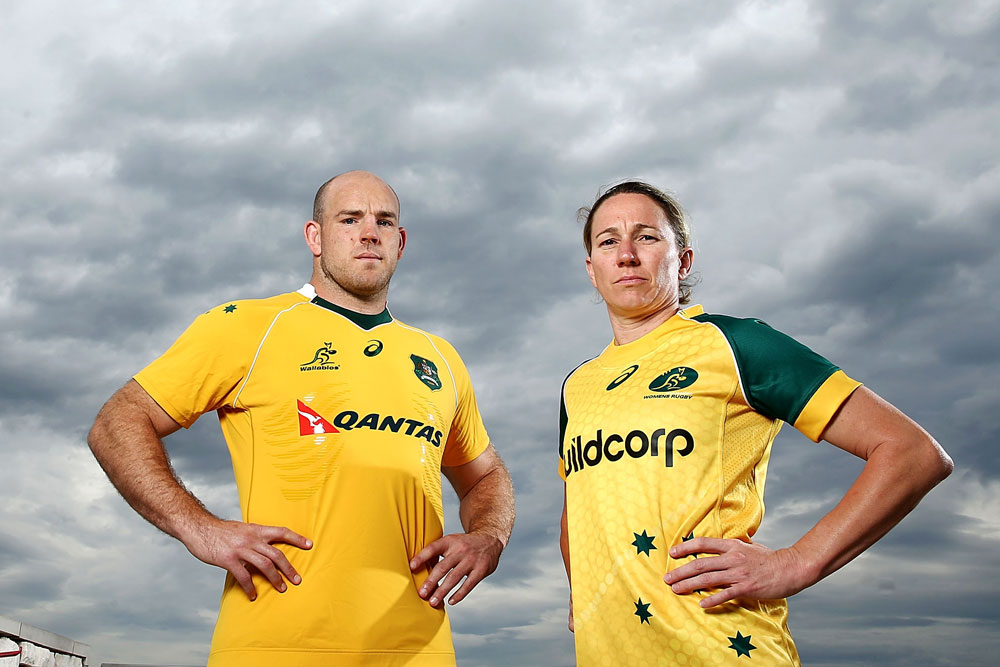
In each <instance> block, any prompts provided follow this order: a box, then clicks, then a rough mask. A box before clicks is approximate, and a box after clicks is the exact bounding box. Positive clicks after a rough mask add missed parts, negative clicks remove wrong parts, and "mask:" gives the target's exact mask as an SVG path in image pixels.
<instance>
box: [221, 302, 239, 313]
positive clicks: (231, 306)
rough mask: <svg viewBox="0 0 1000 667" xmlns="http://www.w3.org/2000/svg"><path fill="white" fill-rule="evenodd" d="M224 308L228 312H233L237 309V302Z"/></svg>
mask: <svg viewBox="0 0 1000 667" xmlns="http://www.w3.org/2000/svg"><path fill="white" fill-rule="evenodd" d="M222 310H224V311H225V312H227V313H231V312H233V311H234V310H236V304H235V303H231V304H229V305H228V306H226V307H225V308H223V309H222Z"/></svg>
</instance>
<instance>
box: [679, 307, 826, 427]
mask: <svg viewBox="0 0 1000 667" xmlns="http://www.w3.org/2000/svg"><path fill="white" fill-rule="evenodd" d="M693 319H694V320H696V321H698V322H706V323H709V324H714V325H715V326H716V327H718V328H719V330H720V331H722V333H723V335H725V337H726V339H727V340H728V341H729V346H730V347H731V348H732V349H733V355H734V356H735V357H736V365H737V366H738V368H739V372H740V377H741V380H742V384H743V390H744V391H745V392H746V398H747V402H748V403H749V404H750V407H752V408H753V409H754V410H756V411H757V412H760V413H761V414H764V415H767V416H768V417H772V418H777V419H781V420H783V421H785V422H788V423H789V424H792V423H794V422H795V420H796V419H797V418H798V416H799V413H800V412H802V408H804V407H805V406H806V403H808V402H809V399H810V398H812V395H813V394H814V393H816V390H817V389H819V387H820V385H822V384H823V382H825V381H826V379H827V378H828V377H830V376H831V375H833V374H834V373H836V372H837V371H838V370H840V369H839V368H838V367H837V366H834V365H833V364H832V363H830V362H829V361H827V360H826V359H825V358H823V357H821V356H820V355H818V354H816V353H815V352H813V351H812V350H810V349H809V348H808V347H806V346H805V345H803V344H802V343H799V342H798V341H796V340H795V339H793V338H791V337H789V336H786V335H785V334H783V333H781V332H780V331H776V330H774V329H772V328H771V327H770V326H768V325H767V324H765V323H764V322H762V321H760V320H757V319H742V318H738V317H729V316H728V315H709V314H707V313H705V314H701V315H696V316H695V317H694V318H693Z"/></svg>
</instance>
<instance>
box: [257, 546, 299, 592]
mask: <svg viewBox="0 0 1000 667" xmlns="http://www.w3.org/2000/svg"><path fill="white" fill-rule="evenodd" d="M262 551H263V554H264V556H265V557H266V558H268V559H270V561H271V562H272V563H274V564H275V565H276V566H277V568H278V570H279V571H280V572H281V574H283V575H284V576H285V579H287V580H288V581H290V582H292V583H293V584H296V585H298V584H300V583H302V577H300V576H299V573H298V572H296V571H295V567H293V566H292V564H291V563H290V562H289V560H288V558H287V557H286V556H285V553H284V552H283V551H282V550H281V549H278V548H277V547H273V546H271V545H270V544H267V545H264V547H263V549H262Z"/></svg>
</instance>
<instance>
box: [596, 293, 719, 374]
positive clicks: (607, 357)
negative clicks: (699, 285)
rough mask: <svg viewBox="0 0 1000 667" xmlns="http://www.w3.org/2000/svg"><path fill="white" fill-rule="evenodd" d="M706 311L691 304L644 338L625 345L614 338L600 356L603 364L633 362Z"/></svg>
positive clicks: (613, 364)
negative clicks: (617, 342)
mask: <svg viewBox="0 0 1000 667" xmlns="http://www.w3.org/2000/svg"><path fill="white" fill-rule="evenodd" d="M703 312H704V308H702V307H701V306H700V305H694V306H689V307H687V308H685V309H684V310H679V311H677V312H676V313H674V315H673V316H672V317H671V318H670V319H668V320H667V321H666V322H664V323H663V324H661V325H660V326H658V327H656V328H655V329H653V330H652V331H650V332H649V333H647V334H646V335H645V336H643V337H642V338H639V339H638V340H634V341H632V342H631V343H626V344H625V345H615V342H614V341H613V340H612V341H611V342H610V343H609V344H608V346H607V347H606V348H604V351H603V352H601V354H600V356H599V357H598V358H599V359H600V361H601V363H602V364H605V365H608V366H618V365H620V364H623V363H633V361H634V360H637V359H639V358H640V357H642V356H645V355H646V354H649V353H650V352H653V351H654V350H655V349H656V347H657V346H658V345H659V343H660V341H661V340H662V339H663V337H664V336H668V335H670V334H671V333H673V332H675V331H677V330H678V329H682V328H684V327H685V326H688V323H689V322H690V321H691V318H693V317H694V316H695V315H700V314H701V313H703Z"/></svg>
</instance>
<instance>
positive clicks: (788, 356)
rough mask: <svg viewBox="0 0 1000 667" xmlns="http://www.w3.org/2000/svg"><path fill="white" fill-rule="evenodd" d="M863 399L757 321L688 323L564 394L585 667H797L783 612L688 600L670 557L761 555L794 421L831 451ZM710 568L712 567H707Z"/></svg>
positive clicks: (572, 382) (781, 606)
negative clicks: (752, 550) (768, 504)
mask: <svg viewBox="0 0 1000 667" xmlns="http://www.w3.org/2000/svg"><path fill="white" fill-rule="evenodd" d="M858 386H859V383H858V382H855V381H854V380H851V379H850V378H848V377H847V376H846V375H845V374H844V373H843V371H840V370H839V369H838V368H837V367H836V366H834V365H832V364H831V363H830V362H828V361H827V360H826V359H824V358H822V357H820V356H819V355H817V354H815V353H814V352H812V351H811V350H809V349H808V348H806V347H805V346H803V345H801V344H799V343H797V342H795V341H794V340H792V339H791V338H789V337H788V336H785V335H784V334H781V333H779V332H777V331H775V330H774V329H771V328H770V327H768V326H767V325H766V324H764V323H763V322H760V321H758V320H744V319H737V318H732V317H726V316H722V315H708V314H705V313H704V312H703V311H702V308H701V307H700V306H693V307H690V308H687V309H686V310H684V311H681V312H680V313H678V314H677V315H675V316H674V317H672V318H671V319H669V320H668V321H667V322H665V323H663V324H662V325H660V326H659V327H658V328H657V329H655V330H654V331H652V332H650V333H648V334H646V335H645V336H643V337H642V338H640V339H639V340H637V341H633V342H632V343H629V344H627V345H620V346H618V345H614V344H613V343H612V344H611V345H609V346H608V347H607V348H606V349H605V350H604V351H603V352H602V353H601V355H600V356H598V357H597V358H595V359H592V360H590V361H588V362H585V363H584V364H582V365H581V366H579V367H578V368H577V369H576V370H574V371H573V372H572V373H571V374H570V375H569V377H568V378H566V381H565V383H564V384H563V393H562V409H561V415H560V451H559V455H560V474H561V476H562V477H563V479H564V480H565V484H566V503H567V520H568V532H569V549H570V568H571V576H572V589H573V609H574V622H575V626H576V633H575V634H576V656H577V664H578V665H580V666H581V667H589V666H591V665H609V666H614V667H618V666H625V665H640V666H643V667H645V666H647V665H688V666H697V665H740V664H753V663H758V664H763V665H789V664H792V665H797V664H799V658H798V654H797V652H796V650H795V645H794V643H793V642H792V638H791V635H790V634H789V632H788V628H787V625H786V618H787V606H786V603H785V601H784V600H767V601H764V600H762V601H746V600H734V601H730V602H728V603H725V604H723V605H720V606H717V607H714V608H712V609H702V608H701V607H699V606H698V602H699V600H700V599H702V597H705V596H706V595H708V593H707V592H703V593H692V594H690V595H677V594H675V593H673V592H672V591H671V590H670V588H669V587H668V586H667V585H666V584H665V583H664V582H663V575H664V574H665V573H666V572H668V571H670V570H672V569H674V568H677V567H680V566H681V565H683V564H685V563H687V562H690V561H691V560H692V559H693V558H695V556H688V557H685V558H682V559H678V560H674V559H672V558H670V557H669V556H668V555H667V550H668V549H669V548H670V546H671V545H673V544H678V543H680V542H682V541H683V540H687V539H691V538H692V537H696V536H697V537H702V536H704V537H718V538H736V539H742V540H746V541H749V540H750V538H751V537H753V535H754V533H755V532H756V531H757V528H758V526H759V525H760V521H761V518H762V516H763V513H764V500H763V498H764V478H765V475H766V473H767V463H768V458H769V456H770V452H771V442H772V441H773V440H774V437H775V435H777V433H778V429H779V428H780V427H781V423H782V421H787V422H789V423H792V424H794V425H795V427H796V428H798V429H799V430H800V431H802V432H803V433H805V434H806V435H807V436H808V437H810V438H811V439H812V440H819V437H820V435H821V434H822V432H823V430H824V428H825V427H826V425H827V423H828V422H829V421H830V419H831V418H832V417H833V415H834V414H835V413H836V411H837V409H838V408H839V407H840V405H841V404H842V403H843V401H844V400H845V399H846V398H847V397H848V396H849V395H850V394H851V392H853V391H854V390H855V389H856V388H857V387H858ZM703 557H709V556H703Z"/></svg>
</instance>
